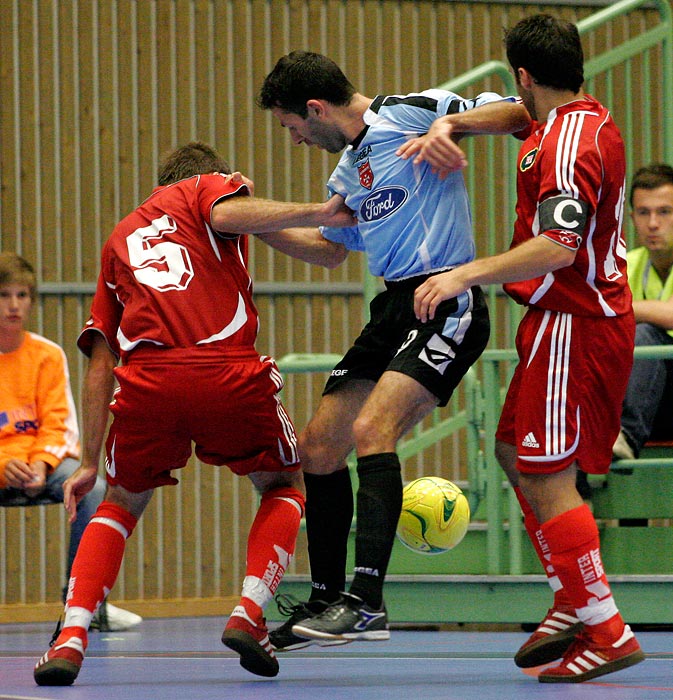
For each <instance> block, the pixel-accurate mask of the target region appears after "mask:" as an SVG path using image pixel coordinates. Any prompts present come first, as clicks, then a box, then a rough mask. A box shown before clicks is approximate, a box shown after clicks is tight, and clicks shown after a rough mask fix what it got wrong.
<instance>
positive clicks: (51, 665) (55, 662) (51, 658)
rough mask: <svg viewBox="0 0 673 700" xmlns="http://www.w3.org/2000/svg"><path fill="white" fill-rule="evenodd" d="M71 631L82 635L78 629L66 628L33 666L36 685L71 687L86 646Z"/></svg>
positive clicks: (85, 640) (84, 642) (83, 640)
mask: <svg viewBox="0 0 673 700" xmlns="http://www.w3.org/2000/svg"><path fill="white" fill-rule="evenodd" d="M71 630H77V632H78V634H81V633H82V631H83V630H82V629H81V628H79V627H66V628H64V629H63V630H62V631H61V634H60V635H59V637H58V639H57V640H56V642H55V643H54V644H53V646H51V648H50V649H49V651H47V653H46V654H45V655H44V656H43V657H42V658H41V659H40V660H39V661H38V662H37V663H36V664H35V669H34V671H33V677H34V678H35V682H36V683H37V684H38V685H72V684H73V683H74V681H75V678H77V675H78V674H79V670H80V668H81V667H82V661H83V660H84V651H85V650H86V646H87V639H86V632H84V638H81V637H79V636H78V634H72V632H70V631H71Z"/></svg>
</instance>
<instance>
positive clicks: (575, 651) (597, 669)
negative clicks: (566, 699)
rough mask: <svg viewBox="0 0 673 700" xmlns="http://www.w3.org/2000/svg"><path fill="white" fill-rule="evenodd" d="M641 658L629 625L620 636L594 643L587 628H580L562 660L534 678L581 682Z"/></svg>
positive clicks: (549, 680) (557, 681) (640, 650)
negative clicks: (610, 642) (616, 638)
mask: <svg viewBox="0 0 673 700" xmlns="http://www.w3.org/2000/svg"><path fill="white" fill-rule="evenodd" d="M644 659H645V654H643V650H642V649H641V648H640V644H638V642H637V640H636V638H635V636H634V635H633V632H632V631H631V628H630V627H629V626H628V625H626V626H625V627H624V633H623V634H622V636H621V637H620V638H619V639H618V640H617V641H616V642H615V643H614V644H608V645H607V646H602V645H599V644H597V643H596V642H594V641H593V640H592V639H591V638H590V637H589V636H588V635H587V634H586V632H580V634H578V635H577V638H576V639H575V641H574V642H573V644H572V645H571V646H570V647H569V648H568V651H566V653H565V654H564V655H563V660H562V661H561V663H560V664H559V665H558V666H552V667H551V668H547V669H545V670H544V671H542V672H541V673H540V675H539V676H538V677H537V678H538V680H539V681H540V683H582V682H583V681H588V680H590V679H592V678H596V677H597V676H604V675H605V674H606V673H614V672H615V671H620V670H621V669H623V668H628V667H629V666H634V665H635V664H638V663H640V662H641V661H644Z"/></svg>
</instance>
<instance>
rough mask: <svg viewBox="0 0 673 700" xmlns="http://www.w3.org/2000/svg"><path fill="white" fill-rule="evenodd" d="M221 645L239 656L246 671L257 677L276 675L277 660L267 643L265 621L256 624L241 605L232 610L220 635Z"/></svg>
mask: <svg viewBox="0 0 673 700" xmlns="http://www.w3.org/2000/svg"><path fill="white" fill-rule="evenodd" d="M222 644H224V645H225V646H228V647H229V648H230V649H233V650H234V651H235V652H236V653H237V654H239V655H240V657H241V666H243V668H244V669H245V670H246V671H250V673H254V674H256V675H258V676H269V677H271V676H277V675H278V671H279V667H278V659H276V655H275V654H274V651H273V646H272V644H271V642H270V641H269V632H268V630H267V629H266V621H265V620H262V621H261V622H259V621H257V622H256V621H255V620H253V619H252V618H251V617H250V616H249V615H248V613H247V612H246V610H245V608H244V607H243V606H242V605H237V606H236V607H235V608H234V609H233V610H232V612H231V616H230V617H229V622H227V626H226V627H225V628H224V632H223V633H222Z"/></svg>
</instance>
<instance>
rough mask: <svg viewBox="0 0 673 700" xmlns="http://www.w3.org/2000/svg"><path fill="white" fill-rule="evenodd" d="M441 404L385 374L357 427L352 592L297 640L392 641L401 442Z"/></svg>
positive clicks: (304, 626)
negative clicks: (391, 582)
mask: <svg viewBox="0 0 673 700" xmlns="http://www.w3.org/2000/svg"><path fill="white" fill-rule="evenodd" d="M436 405H437V398H436V397H435V396H434V395H432V394H431V393H430V392H429V391H427V390H426V389H425V388H424V387H422V386H421V385H420V384H419V383H418V382H416V381H415V380H414V379H411V378H410V377H408V376H406V375H403V374H401V373H399V372H385V373H384V374H383V376H382V377H381V379H380V380H379V382H378V383H377V384H376V387H375V388H374V390H373V391H372V392H371V394H370V396H369V398H368V399H367V401H366V402H365V404H364V406H363V407H362V410H361V411H360V413H359V415H358V416H357V418H356V419H355V422H354V424H353V436H354V439H355V445H356V452H357V456H358V477H359V482H360V483H359V488H358V495H357V514H358V528H357V534H356V544H355V577H354V579H353V583H352V584H351V587H350V590H349V592H348V593H347V594H344V595H343V596H342V597H341V599H340V600H339V601H337V602H336V603H334V604H333V605H331V606H329V607H328V608H327V609H326V610H325V612H324V613H322V614H320V615H318V616H316V617H313V618H311V619H309V620H306V621H305V622H301V623H299V624H297V625H294V627H293V628H292V629H293V632H294V633H295V634H297V635H298V636H304V637H308V638H314V639H319V640H323V641H325V640H333V639H342V640H354V639H360V640H384V639H388V638H389V637H390V633H389V631H388V622H387V613H386V610H385V605H384V603H383V582H384V579H385V574H386V570H387V567H388V562H389V560H390V554H391V551H392V546H393V542H394V538H395V531H396V528H397V522H398V520H399V515H400V508H401V503H402V478H401V471H400V463H399V459H398V457H397V454H396V452H395V449H396V446H397V442H398V440H399V439H400V437H402V435H404V433H406V432H407V431H408V430H409V429H410V428H411V427H412V426H413V425H415V424H416V423H418V422H419V421H420V420H421V419H422V418H423V417H424V416H426V415H427V414H428V413H430V412H431V411H432V410H433V409H434V408H435V407H436Z"/></svg>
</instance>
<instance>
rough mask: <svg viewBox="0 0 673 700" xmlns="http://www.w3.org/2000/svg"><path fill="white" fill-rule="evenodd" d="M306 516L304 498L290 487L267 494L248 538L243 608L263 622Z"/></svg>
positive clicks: (263, 498) (252, 616)
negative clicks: (264, 612)
mask: <svg viewBox="0 0 673 700" xmlns="http://www.w3.org/2000/svg"><path fill="white" fill-rule="evenodd" d="M303 513H304V496H303V495H302V493H301V492H299V491H297V489H295V488H292V487H290V486H287V487H283V488H278V489H273V490H271V491H267V492H266V493H265V494H264V495H263V496H262V502H261V503H260V506H259V510H258V511H257V515H256V516H255V520H254V522H253V524H252V528H251V529H250V534H249V535H248V549H247V565H246V571H245V580H244V581H243V593H242V598H241V605H243V606H244V607H245V609H246V612H247V613H248V615H249V616H250V617H251V618H252V619H254V620H259V619H260V618H261V617H262V610H264V608H265V606H266V605H267V603H268V602H269V601H270V600H271V599H272V598H273V595H274V593H275V592H276V589H277V588H278V584H279V583H280V581H281V579H282V578H283V574H284V573H285V570H286V569H287V567H288V565H289V563H290V561H291V560H292V555H293V554H294V548H295V544H296V540H297V533H298V532H299V523H300V522H301V517H302V515H303Z"/></svg>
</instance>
